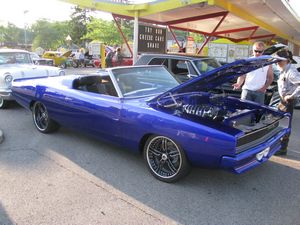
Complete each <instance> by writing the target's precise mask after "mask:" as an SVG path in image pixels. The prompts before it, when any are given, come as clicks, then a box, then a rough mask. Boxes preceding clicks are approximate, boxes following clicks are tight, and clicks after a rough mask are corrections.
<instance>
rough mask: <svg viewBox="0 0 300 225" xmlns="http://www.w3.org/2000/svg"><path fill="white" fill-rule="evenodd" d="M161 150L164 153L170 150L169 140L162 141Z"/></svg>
mask: <svg viewBox="0 0 300 225" xmlns="http://www.w3.org/2000/svg"><path fill="white" fill-rule="evenodd" d="M161 148H162V150H163V151H164V152H167V149H168V140H167V139H166V138H163V139H162V142H161Z"/></svg>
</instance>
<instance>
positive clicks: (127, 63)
mask: <svg viewBox="0 0 300 225" xmlns="http://www.w3.org/2000/svg"><path fill="white" fill-rule="evenodd" d="M112 64H113V67H116V66H132V64H133V58H132V57H123V59H122V61H121V64H120V65H118V64H117V62H116V60H115V58H112ZM94 65H95V67H97V68H101V59H94Z"/></svg>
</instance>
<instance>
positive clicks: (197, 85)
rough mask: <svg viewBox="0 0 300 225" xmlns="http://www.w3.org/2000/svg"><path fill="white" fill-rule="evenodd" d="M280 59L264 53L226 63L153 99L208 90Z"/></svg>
mask: <svg viewBox="0 0 300 225" xmlns="http://www.w3.org/2000/svg"><path fill="white" fill-rule="evenodd" d="M280 59H281V58H280V57H272V56H269V55H263V56H260V57H253V58H248V59H241V60H237V61H235V62H232V63H228V64H225V65H224V66H221V67H219V68H216V69H214V70H211V71H209V72H207V73H204V74H202V75H201V76H199V77H196V78H194V79H192V80H189V81H187V82H185V83H182V84H181V85H179V86H176V87H175V88H172V89H171V90H169V91H167V92H165V93H163V94H161V95H159V96H157V97H155V98H154V99H152V100H151V101H156V100H157V99H161V98H163V97H165V96H169V95H170V94H171V95H176V94H180V93H188V92H199V91H201V92H207V91H209V90H212V89H214V88H215V87H217V86H219V85H221V84H223V83H226V82H229V81H230V80H232V79H234V78H237V77H239V76H242V75H244V74H246V73H248V72H250V71H253V70H256V69H259V68H261V67H264V66H267V65H270V64H273V63H275V62H277V61H278V60H280Z"/></svg>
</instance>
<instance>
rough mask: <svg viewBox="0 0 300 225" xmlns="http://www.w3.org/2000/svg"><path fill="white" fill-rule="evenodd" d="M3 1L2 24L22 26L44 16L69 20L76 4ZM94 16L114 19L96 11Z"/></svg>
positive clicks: (41, 0) (49, 0)
mask: <svg viewBox="0 0 300 225" xmlns="http://www.w3.org/2000/svg"><path fill="white" fill-rule="evenodd" d="M3 1H5V3H3ZM1 3H2V4H1V7H0V25H6V24H7V22H8V21H9V22H10V23H13V24H15V25H16V26H17V27H20V28H24V26H25V24H27V25H29V26H30V25H31V24H33V23H34V22H35V21H36V20H38V19H43V18H44V19H47V20H49V21H64V20H69V19H70V15H71V13H72V12H73V11H74V10H72V7H73V8H74V6H75V5H72V4H69V3H65V2H63V1H59V0H1ZM24 12H26V13H24ZM93 16H95V17H98V18H99V17H101V18H103V19H112V17H111V15H110V14H109V13H102V12H96V13H95V15H93Z"/></svg>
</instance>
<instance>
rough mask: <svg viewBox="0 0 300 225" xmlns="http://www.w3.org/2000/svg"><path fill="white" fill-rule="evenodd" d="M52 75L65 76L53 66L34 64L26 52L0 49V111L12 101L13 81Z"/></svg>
mask: <svg viewBox="0 0 300 225" xmlns="http://www.w3.org/2000/svg"><path fill="white" fill-rule="evenodd" d="M54 75H65V72H64V71H63V70H62V69H59V68H55V67H53V66H40V65H36V64H34V63H33V61H32V58H31V55H30V53H29V52H28V51H24V50H19V49H0V109H3V108H6V107H7V106H8V104H9V102H10V101H12V100H14V98H13V97H12V95H11V83H12V81H13V79H16V78H21V77H22V78H25V77H38V76H54Z"/></svg>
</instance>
